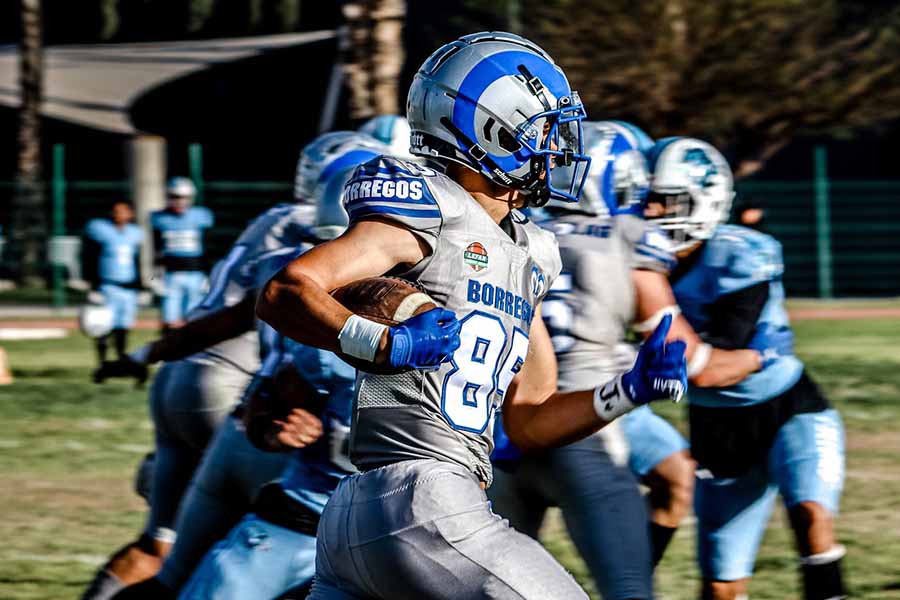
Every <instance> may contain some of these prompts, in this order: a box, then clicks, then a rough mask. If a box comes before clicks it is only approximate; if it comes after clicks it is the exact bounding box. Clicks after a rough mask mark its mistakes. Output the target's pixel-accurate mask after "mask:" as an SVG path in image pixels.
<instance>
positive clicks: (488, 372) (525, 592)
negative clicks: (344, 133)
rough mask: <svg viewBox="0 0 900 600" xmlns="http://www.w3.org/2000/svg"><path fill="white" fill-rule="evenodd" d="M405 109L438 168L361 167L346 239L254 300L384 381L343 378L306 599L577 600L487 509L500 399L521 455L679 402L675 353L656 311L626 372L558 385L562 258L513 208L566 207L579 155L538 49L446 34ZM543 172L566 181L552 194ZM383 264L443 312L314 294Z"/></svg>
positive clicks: (348, 199) (582, 166) (498, 35)
mask: <svg viewBox="0 0 900 600" xmlns="http://www.w3.org/2000/svg"><path fill="white" fill-rule="evenodd" d="M407 106H408V114H407V117H408V119H409V122H410V127H411V128H412V135H411V142H412V144H411V145H412V148H411V151H412V152H413V154H418V155H421V156H424V157H426V158H429V159H433V160H434V161H435V162H436V163H439V165H440V166H441V168H442V169H446V173H441V172H439V171H438V170H436V169H433V168H430V167H423V166H419V165H416V164H414V163H407V162H403V161H399V160H396V159H393V158H387V157H382V158H380V159H377V160H372V161H370V162H368V163H366V164H365V165H363V166H361V167H360V168H359V169H358V170H357V171H356V173H355V174H354V176H353V178H352V179H351V181H350V183H349V184H348V185H347V187H346V190H345V194H344V203H345V206H346V208H347V211H348V213H349V216H350V227H349V228H348V230H347V232H346V233H345V234H343V235H342V236H340V237H338V238H337V239H335V240H333V241H331V242H328V243H325V244H321V245H319V246H317V247H316V248H314V249H313V250H311V251H309V252H307V253H305V254H304V255H302V256H300V257H299V258H297V259H295V260H294V261H293V262H292V263H291V264H289V265H288V266H287V267H286V268H285V269H284V270H282V271H281V272H280V273H279V274H278V275H277V276H276V277H275V278H273V279H272V281H270V282H269V284H268V285H267V286H266V288H265V290H264V293H263V294H262V295H261V296H260V299H259V301H258V303H257V312H258V314H259V315H260V316H261V317H262V318H263V319H264V320H266V321H267V322H269V323H270V324H271V325H272V326H273V327H275V328H276V329H277V330H278V331H280V332H281V333H283V334H285V335H286V336H288V337H291V338H292V339H295V340H297V341H299V342H301V343H306V344H309V345H313V346H316V347H320V348H323V349H326V350H331V351H341V352H343V353H344V354H347V355H349V356H352V357H355V358H356V359H359V360H362V361H369V362H374V363H376V364H380V365H384V366H385V367H389V368H392V369H395V370H398V371H400V372H399V373H397V374H394V375H376V374H372V373H367V372H360V373H359V375H358V379H357V391H356V401H355V405H354V413H353V427H352V430H351V440H350V454H351V459H352V461H353V464H354V465H355V466H356V467H357V468H358V469H359V470H360V471H362V473H361V474H357V475H352V476H349V477H345V478H344V479H342V480H341V482H340V483H339V484H338V486H337V489H336V490H335V492H334V495H333V496H332V498H331V499H330V500H329V501H328V503H327V505H326V506H325V509H324V511H323V513H322V516H321V520H320V523H319V526H318V530H317V531H318V539H317V549H316V580H315V583H314V586H313V592H312V594H311V596H310V597H312V598H399V597H407V598H461V597H462V598H482V597H495V598H513V597H515V598H551V597H554V598H560V597H565V598H584V597H586V596H585V594H584V592H583V591H582V590H581V588H580V587H579V586H578V585H577V584H576V583H575V581H574V579H572V577H571V576H570V575H569V574H568V573H566V572H565V570H564V569H563V568H562V567H561V566H560V565H559V564H558V563H557V562H556V561H555V560H554V559H553V558H552V557H551V556H550V554H549V553H548V552H547V551H546V550H545V549H544V548H543V547H541V545H540V544H538V543H537V542H536V541H534V540H532V539H530V538H528V537H527V536H525V535H522V534H520V533H517V532H516V531H515V530H514V529H512V528H510V527H509V525H508V524H507V523H506V522H505V521H504V520H503V519H501V518H500V517H498V516H496V515H495V514H493V513H492V512H491V510H490V506H489V503H488V501H487V497H486V496H485V493H484V488H485V487H486V486H488V485H489V484H490V482H491V480H492V469H491V465H490V460H489V458H488V456H489V454H490V451H491V447H492V439H491V430H492V426H493V421H494V417H495V411H496V409H498V408H499V407H500V405H501V404H502V406H503V412H504V421H505V423H506V426H507V431H508V433H509V435H510V437H511V438H512V440H513V441H514V442H515V443H516V444H517V445H518V446H520V447H522V448H523V449H533V448H538V447H544V446H549V445H554V444H563V443H568V442H572V441H575V440H577V439H579V438H581V437H584V436H586V435H589V434H590V433H592V432H594V431H596V430H598V429H600V428H601V427H603V426H604V425H606V424H607V423H609V422H611V421H613V420H614V419H615V418H617V417H619V416H621V415H622V414H624V413H625V412H627V411H628V410H630V409H632V408H634V407H635V406H636V405H639V404H645V403H647V402H650V401H651V400H655V399H662V398H669V397H673V396H675V397H677V396H678V395H679V394H680V392H681V389H682V387H683V386H684V385H686V380H685V365H684V355H683V351H684V345H683V344H682V343H681V342H673V343H670V344H666V343H665V342H664V338H665V335H666V333H667V330H668V327H669V325H670V323H671V319H670V318H669V317H667V318H665V319H664V320H663V321H662V322H661V323H660V326H659V327H658V329H657V330H656V331H655V332H654V334H653V335H652V336H651V337H650V338H648V340H647V342H646V343H645V344H644V345H643V346H642V348H641V351H640V352H639V354H638V358H637V360H636V363H635V366H634V368H633V369H631V370H630V371H627V372H625V373H623V374H621V375H619V376H617V377H615V378H614V379H612V380H611V381H609V382H607V383H605V384H604V385H600V386H598V387H596V388H595V389H592V390H586V391H580V392H570V393H558V392H557V391H556V364H555V360H554V356H553V348H552V345H551V342H550V338H549V335H548V334H547V331H546V328H545V327H544V325H543V322H542V320H541V318H540V309H539V304H540V302H541V300H542V299H543V298H544V296H545V295H546V293H547V291H548V289H549V287H550V286H551V285H552V283H553V281H554V280H555V279H556V277H557V276H558V274H559V270H560V258H559V251H558V248H557V245H556V242H555V239H554V237H553V235H552V234H551V233H549V232H547V231H545V230H542V229H540V228H539V227H538V226H536V225H535V224H534V223H532V222H530V221H528V220H527V219H525V218H524V217H523V216H521V215H520V214H519V213H518V212H517V211H515V210H514V209H515V208H516V207H519V206H522V205H523V204H524V203H526V202H530V203H534V204H536V205H540V204H543V203H544V202H546V201H547V200H548V199H550V198H551V197H555V198H560V199H568V200H571V201H576V200H577V198H578V193H579V191H580V187H581V184H582V181H583V179H584V174H585V173H586V170H587V167H588V165H589V163H590V159H589V157H587V156H586V155H585V154H584V153H583V151H582V144H581V127H580V122H581V120H583V118H584V109H583V107H582V105H581V103H580V100H579V99H578V95H577V93H574V92H572V90H571V89H570V88H569V85H568V82H567V81H566V78H565V75H564V74H563V72H562V71H561V70H560V69H559V68H558V67H557V66H556V65H555V64H554V63H553V61H552V59H551V58H550V57H549V56H548V55H547V54H546V53H545V52H544V51H543V50H542V49H540V48H539V47H538V46H536V45H534V44H533V43H531V42H529V41H528V40H525V39H523V38H521V37H519V36H515V35H512V34H507V33H502V32H490V33H479V34H472V35H469V36H465V37H463V38H460V39H459V40H457V41H455V42H452V43H450V44H447V45H445V46H443V47H442V48H440V49H438V50H437V51H436V52H435V53H434V54H433V55H432V56H431V57H430V58H429V59H428V60H427V61H426V62H425V64H424V65H423V66H422V67H421V68H420V69H419V71H418V72H417V74H416V76H415V78H414V81H413V84H412V87H411V89H410V93H409V99H408V102H407ZM554 163H556V164H560V165H564V166H571V167H573V168H575V169H577V170H578V172H579V173H580V175H576V176H575V177H573V179H572V183H571V184H570V185H569V186H568V187H566V188H565V189H562V188H559V187H556V186H554V185H553V184H552V182H551V181H550V178H549V172H550V169H551V168H552V167H553V165H554ZM389 272H390V273H392V274H398V275H403V276H405V277H407V278H409V279H412V280H414V281H416V282H418V283H419V284H420V285H421V286H422V287H423V288H424V289H425V291H426V292H427V293H428V294H429V295H430V296H431V297H432V298H433V299H434V300H435V301H436V302H437V303H438V304H440V305H442V306H443V308H435V309H432V310H430V311H427V312H424V313H422V314H420V315H417V316H415V317H412V318H410V319H408V320H406V321H404V322H403V323H402V324H400V325H397V326H393V327H387V326H384V325H381V324H379V323H376V322H374V321H370V320H367V319H365V318H362V317H360V316H358V315H355V314H352V313H350V311H348V310H347V309H346V308H345V307H344V306H342V305H341V304H340V303H338V302H337V301H336V300H335V299H334V298H332V297H331V296H330V295H329V291H331V290H334V289H336V288H338V287H341V286H343V285H345V284H347V283H350V282H352V281H355V280H358V279H362V278H366V277H372V276H379V275H382V274H385V273H389ZM457 314H458V315H459V318H457Z"/></svg>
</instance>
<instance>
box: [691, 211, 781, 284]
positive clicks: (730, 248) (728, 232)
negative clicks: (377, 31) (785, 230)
mask: <svg viewBox="0 0 900 600" xmlns="http://www.w3.org/2000/svg"><path fill="white" fill-rule="evenodd" d="M705 261H706V263H707V264H708V265H709V266H711V267H715V268H716V269H718V270H719V271H720V273H721V277H720V280H721V281H722V283H723V285H725V287H727V288H728V289H723V290H722V291H723V292H724V293H727V292H728V291H737V290H739V289H742V288H746V287H750V286H752V285H755V284H757V283H762V282H764V281H772V280H774V279H778V278H780V277H781V275H782V274H783V273H784V264H783V261H782V257H781V244H779V243H778V242H777V241H776V240H775V238H773V237H772V236H770V235H766V234H765V233H761V232H758V231H754V230H752V229H747V228H746V227H739V226H737V225H723V226H721V227H719V228H718V229H717V230H716V233H715V234H714V235H713V237H712V238H711V239H710V240H709V241H708V242H707V248H706V257H705Z"/></svg>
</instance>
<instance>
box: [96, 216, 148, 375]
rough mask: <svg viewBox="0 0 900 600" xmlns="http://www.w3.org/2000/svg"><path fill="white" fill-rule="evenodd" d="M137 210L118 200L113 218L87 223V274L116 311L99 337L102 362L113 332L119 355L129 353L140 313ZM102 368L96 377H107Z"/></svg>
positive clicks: (99, 355)
mask: <svg viewBox="0 0 900 600" xmlns="http://www.w3.org/2000/svg"><path fill="white" fill-rule="evenodd" d="M133 221H134V211H133V210H132V208H131V205H130V204H128V203H127V202H116V203H115V204H114V205H113V207H112V214H111V219H92V220H90V221H89V222H88V224H87V227H85V242H84V251H83V252H84V257H85V261H84V262H85V274H86V275H87V279H88V281H90V282H91V290H92V291H91V294H89V296H91V295H94V296H96V295H99V296H100V297H102V302H103V303H104V304H106V306H107V307H109V309H110V310H111V311H112V314H113V328H112V332H111V333H110V334H107V335H102V336H100V337H97V338H95V339H96V343H97V357H98V359H99V360H100V365H101V366H102V365H103V363H104V362H105V361H106V351H107V343H108V340H109V336H110V335H112V336H113V341H114V343H115V346H116V354H117V355H118V358H120V359H121V358H123V357H124V356H125V348H126V346H127V343H128V331H129V330H130V329H131V327H132V325H134V320H135V317H136V316H137V304H138V289H139V288H140V285H141V277H140V266H139V265H140V260H139V257H140V252H141V242H143V241H144V232H143V230H141V228H140V227H138V226H137V225H135V224H134V223H133ZM101 373H102V371H101V369H98V370H97V371H96V372H95V373H94V381H96V382H97V383H101V382H102V380H103V377H102V374H101Z"/></svg>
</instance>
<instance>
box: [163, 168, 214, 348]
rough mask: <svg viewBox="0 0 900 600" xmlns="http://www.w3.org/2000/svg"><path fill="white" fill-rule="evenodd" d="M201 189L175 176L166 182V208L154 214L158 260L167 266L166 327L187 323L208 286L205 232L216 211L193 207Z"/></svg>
mask: <svg viewBox="0 0 900 600" xmlns="http://www.w3.org/2000/svg"><path fill="white" fill-rule="evenodd" d="M196 195H197V188H196V187H195V186H194V182H193V181H191V180H190V179H188V178H187V177H172V178H171V179H169V181H168V184H167V185H166V197H167V202H166V208H165V209H164V210H158V211H155V212H153V213H152V214H151V215H150V225H151V227H152V228H153V241H154V248H155V250H156V256H157V263H158V264H159V265H160V266H161V267H162V268H163V269H165V276H164V280H163V290H164V291H163V299H162V320H163V329H164V330H165V329H168V328H172V327H180V326H181V325H184V319H185V316H186V315H187V313H188V312H189V311H190V310H191V309H192V308H194V307H195V306H197V304H198V303H199V302H200V300H201V299H203V289H204V286H205V285H206V267H207V265H206V258H205V255H204V247H203V236H204V232H205V231H206V230H207V229H209V228H210V227H212V226H213V214H212V212H210V210H209V209H208V208H206V207H204V206H192V204H193V202H194V196H196Z"/></svg>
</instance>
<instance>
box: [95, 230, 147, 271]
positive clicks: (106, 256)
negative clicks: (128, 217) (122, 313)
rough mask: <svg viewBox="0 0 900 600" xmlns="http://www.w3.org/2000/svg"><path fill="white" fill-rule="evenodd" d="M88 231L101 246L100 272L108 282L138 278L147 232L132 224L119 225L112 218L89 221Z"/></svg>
mask: <svg viewBox="0 0 900 600" xmlns="http://www.w3.org/2000/svg"><path fill="white" fill-rule="evenodd" d="M85 234H86V235H87V237H89V238H90V239H91V240H93V241H95V242H96V243H97V244H98V246H99V247H100V261H99V265H98V272H99V276H100V280H101V281H102V282H104V283H116V284H130V283H134V282H135V280H136V279H137V258H138V254H139V253H140V251H141V242H143V240H144V232H143V231H142V230H141V228H140V227H138V226H137V225H134V224H132V223H128V224H126V225H125V226H123V227H121V228H120V227H116V226H115V225H114V224H113V222H112V221H110V220H108V219H92V220H90V221H88V224H87V227H86V228H85Z"/></svg>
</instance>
